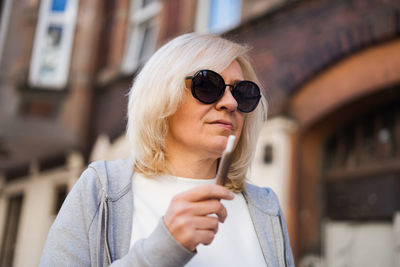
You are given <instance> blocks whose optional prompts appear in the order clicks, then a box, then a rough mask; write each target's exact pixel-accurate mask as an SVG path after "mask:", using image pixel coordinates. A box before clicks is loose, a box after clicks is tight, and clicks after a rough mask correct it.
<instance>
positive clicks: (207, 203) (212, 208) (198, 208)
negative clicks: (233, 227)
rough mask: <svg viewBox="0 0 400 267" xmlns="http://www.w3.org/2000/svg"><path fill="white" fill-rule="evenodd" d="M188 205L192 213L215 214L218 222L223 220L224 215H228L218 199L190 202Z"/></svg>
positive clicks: (197, 214)
mask: <svg viewBox="0 0 400 267" xmlns="http://www.w3.org/2000/svg"><path fill="white" fill-rule="evenodd" d="M190 205H191V212H192V215H196V216H205V215H209V214H216V215H217V217H218V220H219V221H220V222H224V221H225V219H226V216H227V215H228V214H227V211H226V208H225V206H224V205H223V204H222V203H221V201H219V200H218V199H209V200H203V201H199V202H192V203H191V204H190Z"/></svg>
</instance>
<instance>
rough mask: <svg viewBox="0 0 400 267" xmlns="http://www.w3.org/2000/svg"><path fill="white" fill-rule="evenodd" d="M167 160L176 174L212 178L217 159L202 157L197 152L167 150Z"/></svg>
mask: <svg viewBox="0 0 400 267" xmlns="http://www.w3.org/2000/svg"><path fill="white" fill-rule="evenodd" d="M167 160H168V163H169V165H170V166H171V168H172V170H173V171H174V175H176V176H180V177H187V178H197V179H213V178H215V176H216V173H217V165H218V159H215V158H202V157H200V156H199V155H198V154H197V153H188V152H186V153H183V151H176V150H173V151H171V150H169V151H168V154H167Z"/></svg>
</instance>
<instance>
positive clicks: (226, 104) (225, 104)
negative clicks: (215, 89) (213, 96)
mask: <svg viewBox="0 0 400 267" xmlns="http://www.w3.org/2000/svg"><path fill="white" fill-rule="evenodd" d="M226 87H228V88H226ZM226 87H225V92H224V95H223V96H222V97H221V99H220V100H218V102H217V104H216V106H215V107H216V109H217V110H224V109H225V110H227V111H235V110H237V107H238V103H237V102H236V99H235V98H234V97H233V95H232V92H231V87H233V86H232V85H230V84H227V85H226Z"/></svg>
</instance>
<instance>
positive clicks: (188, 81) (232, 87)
mask: <svg viewBox="0 0 400 267" xmlns="http://www.w3.org/2000/svg"><path fill="white" fill-rule="evenodd" d="M203 71H207V72H210V73H213V74H215V75H217V77H219V78H221V80H222V81H223V83H224V90H222V94H221V95H220V96H219V97H218V98H217V99H215V100H213V101H211V102H207V101H204V100H202V99H200V98H199V97H198V96H197V94H196V91H195V86H194V82H193V79H194V78H195V77H196V76H197V75H198V74H199V73H201V72H203ZM243 82H246V83H251V84H253V85H255V86H256V88H257V89H258V95H257V96H253V97H254V98H258V99H257V103H256V104H255V105H254V107H253V108H252V109H251V110H248V111H244V110H242V109H240V108H239V101H238V100H237V99H236V98H235V94H234V92H233V91H234V90H235V88H237V85H238V84H240V83H243ZM185 85H186V88H189V87H190V89H191V91H192V95H193V97H194V98H196V99H197V100H199V101H200V102H201V103H204V104H213V103H216V102H218V100H220V99H221V98H222V97H223V95H224V93H225V90H226V87H227V86H228V87H230V90H231V93H232V96H233V98H235V100H236V102H237V103H238V110H239V111H240V112H243V113H250V112H252V111H253V110H255V109H256V108H257V106H258V104H259V102H260V98H261V92H260V87H258V85H257V84H256V83H255V82H252V81H248V80H243V81H238V82H235V83H234V84H228V83H225V80H224V78H223V77H222V76H221V74H219V73H218V72H215V71H213V70H209V69H202V70H199V71H197V72H196V73H195V74H194V75H193V76H186V77H185Z"/></svg>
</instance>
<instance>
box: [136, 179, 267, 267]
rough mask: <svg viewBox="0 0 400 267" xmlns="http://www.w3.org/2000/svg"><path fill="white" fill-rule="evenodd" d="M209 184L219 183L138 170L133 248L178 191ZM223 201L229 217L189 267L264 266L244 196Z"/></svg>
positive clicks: (156, 220) (202, 247) (163, 212)
mask: <svg viewBox="0 0 400 267" xmlns="http://www.w3.org/2000/svg"><path fill="white" fill-rule="evenodd" d="M208 183H216V179H210V180H204V179H191V178H182V177H176V176H168V175H164V176H160V177H156V178H146V177H144V176H143V175H141V174H139V173H135V174H134V176H133V181H132V187H133V196H134V200H133V201H134V212H133V225H132V236H131V247H132V245H133V244H134V243H135V242H136V241H137V240H139V239H142V238H146V237H148V236H149V235H150V234H151V233H152V232H153V230H154V229H155V228H156V226H157V224H158V222H159V220H160V218H161V217H162V216H163V215H164V214H165V212H166V211H167V208H168V206H169V203H170V201H171V199H172V198H173V197H174V196H175V195H176V194H178V193H180V192H183V191H186V190H189V189H191V188H194V187H196V186H199V185H203V184H208ZM221 201H222V203H223V204H224V206H225V208H226V210H227V212H228V217H227V218H226V220H225V222H224V223H220V225H219V228H218V232H217V234H216V236H215V238H214V240H213V242H212V243H211V244H210V245H208V246H204V245H199V246H198V247H197V252H198V253H197V255H196V256H194V257H193V258H192V259H191V260H190V261H189V263H188V264H187V265H186V266H192V267H194V266H201V267H203V266H208V267H212V266H252V267H257V266H265V261H264V257H263V254H262V251H261V247H260V244H259V242H258V239H257V235H256V232H255V230H254V226H253V222H252V221H251V218H250V213H249V210H248V207H247V205H246V201H245V199H244V197H243V195H242V194H240V193H239V194H235V198H234V199H233V200H221Z"/></svg>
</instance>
